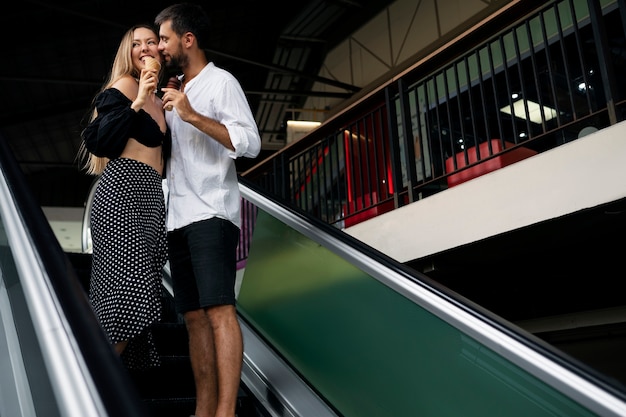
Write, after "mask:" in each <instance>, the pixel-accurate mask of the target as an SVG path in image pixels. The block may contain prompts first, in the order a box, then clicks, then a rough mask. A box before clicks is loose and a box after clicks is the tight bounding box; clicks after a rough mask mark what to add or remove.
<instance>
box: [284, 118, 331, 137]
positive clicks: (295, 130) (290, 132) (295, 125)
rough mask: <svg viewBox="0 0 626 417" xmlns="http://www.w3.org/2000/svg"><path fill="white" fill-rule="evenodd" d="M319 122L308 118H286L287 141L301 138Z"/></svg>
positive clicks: (319, 123)
mask: <svg viewBox="0 0 626 417" xmlns="http://www.w3.org/2000/svg"><path fill="white" fill-rule="evenodd" d="M321 124H322V122H313V121H308V120H287V143H291V142H295V141H297V140H299V139H301V138H303V137H304V136H306V135H307V134H308V133H309V132H310V131H312V130H313V129H315V128H317V127H318V126H319V125H321Z"/></svg>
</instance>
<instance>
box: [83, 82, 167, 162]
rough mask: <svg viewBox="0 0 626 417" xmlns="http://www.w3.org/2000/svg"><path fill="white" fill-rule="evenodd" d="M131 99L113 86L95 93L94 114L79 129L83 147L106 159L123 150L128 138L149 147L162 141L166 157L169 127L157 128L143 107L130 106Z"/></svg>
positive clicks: (112, 157) (160, 143)
mask: <svg viewBox="0 0 626 417" xmlns="http://www.w3.org/2000/svg"><path fill="white" fill-rule="evenodd" d="M131 104H132V101H131V100H130V99H129V98H128V97H126V96H125V95H124V94H123V93H122V92H121V91H119V90H118V89H116V88H108V89H106V90H104V91H102V92H101V93H99V94H98V95H97V96H96V99H95V105H96V109H97V111H98V116H97V117H96V118H95V119H94V120H92V121H91V123H89V125H88V126H87V127H86V128H85V130H83V132H82V134H81V136H82V138H83V140H84V141H85V147H86V148H87V150H88V151H89V152H91V153H92V154H94V155H96V156H99V157H107V158H109V159H114V158H117V157H118V156H120V155H121V154H122V151H124V147H125V146H126V143H127V142H128V139H129V138H134V139H136V140H137V141H138V142H139V143H141V144H143V145H145V146H148V147H150V148H156V147H157V146H159V145H163V154H164V155H165V157H166V158H167V157H169V150H170V149H171V146H170V145H171V136H170V131H169V128H168V129H167V131H166V132H165V133H163V132H161V129H160V128H159V125H158V123H157V122H156V121H155V120H154V119H153V118H152V117H151V116H150V115H149V114H148V113H147V112H146V111H145V110H143V109H141V110H139V111H138V112H136V111H135V110H133V109H131V108H130V105H131Z"/></svg>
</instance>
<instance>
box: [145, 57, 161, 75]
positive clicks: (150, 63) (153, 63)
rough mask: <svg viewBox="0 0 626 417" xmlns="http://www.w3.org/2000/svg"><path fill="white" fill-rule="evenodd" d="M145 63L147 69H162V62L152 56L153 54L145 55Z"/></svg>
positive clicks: (157, 70)
mask: <svg viewBox="0 0 626 417" xmlns="http://www.w3.org/2000/svg"><path fill="white" fill-rule="evenodd" d="M143 64H144V66H145V67H146V69H152V70H155V71H156V72H159V71H160V70H161V64H160V63H159V61H157V60H156V59H154V58H152V57H151V56H147V57H145V58H144V59H143Z"/></svg>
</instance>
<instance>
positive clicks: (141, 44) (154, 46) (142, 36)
mask: <svg viewBox="0 0 626 417" xmlns="http://www.w3.org/2000/svg"><path fill="white" fill-rule="evenodd" d="M158 47H159V37H158V36H157V34H156V33H154V32H153V31H151V30H150V29H146V28H137V29H135V31H134V32H133V47H132V50H131V58H132V60H133V64H134V65H135V67H136V68H137V69H138V70H139V71H141V69H142V68H143V67H144V64H143V58H145V57H146V56H151V57H152V58H155V59H156V60H157V61H159V62H161V54H160V53H159V49H158Z"/></svg>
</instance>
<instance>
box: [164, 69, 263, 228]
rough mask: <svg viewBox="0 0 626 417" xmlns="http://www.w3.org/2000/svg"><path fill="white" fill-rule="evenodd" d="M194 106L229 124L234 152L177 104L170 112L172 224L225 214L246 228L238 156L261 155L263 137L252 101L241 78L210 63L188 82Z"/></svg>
mask: <svg viewBox="0 0 626 417" xmlns="http://www.w3.org/2000/svg"><path fill="white" fill-rule="evenodd" d="M185 94H186V95H187V97H188V98H189V102H190V103H191V106H192V107H193V108H194V110H195V111H197V112H198V113H200V114H202V115H204V116H206V117H209V118H211V119H214V120H217V121H218V122H220V123H222V124H223V125H224V126H226V129H228V133H229V134H230V140H231V142H232V144H233V147H234V148H235V151H234V152H233V151H231V150H230V149H227V148H226V147H224V146H223V145H221V144H220V143H219V142H217V141H216V140H215V139H213V138H211V137H210V136H208V135H207V134H205V133H203V132H201V131H200V130H198V129H196V128H195V127H194V126H192V125H191V124H190V123H187V122H184V121H183V120H182V119H181V118H180V116H179V115H178V113H177V112H176V109H173V110H172V111H166V112H165V118H166V121H167V124H168V126H169V128H170V130H171V132H172V156H171V158H170V160H169V162H168V165H167V173H166V178H167V180H166V187H165V188H166V190H167V191H168V194H169V195H168V198H167V200H168V210H167V229H168V230H170V231H171V230H174V229H179V228H181V227H183V226H186V225H188V224H190V223H194V222H197V221H200V220H206V219H210V218H212V217H221V218H223V219H226V220H230V221H231V222H232V223H233V224H235V225H236V226H237V227H239V228H241V216H240V194H239V185H238V181H237V171H236V168H235V159H236V158H238V157H249V158H254V157H256V156H257V155H258V154H259V152H260V150H261V138H260V136H259V130H258V128H257V125H256V122H255V121H254V117H253V115H252V111H251V110H250V105H249V104H248V100H247V99H246V96H245V94H244V93H243V90H242V88H241V86H240V84H239V82H238V81H237V79H235V78H234V77H233V76H232V75H231V74H230V73H228V72H227V71H225V70H223V69H221V68H218V67H216V66H215V65H214V64H213V63H209V64H208V65H207V66H206V67H204V69H203V70H202V71H201V72H200V73H199V74H198V75H197V76H195V77H194V78H193V79H191V80H189V82H188V83H187V84H186V86H185Z"/></svg>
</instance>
